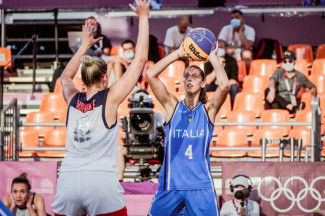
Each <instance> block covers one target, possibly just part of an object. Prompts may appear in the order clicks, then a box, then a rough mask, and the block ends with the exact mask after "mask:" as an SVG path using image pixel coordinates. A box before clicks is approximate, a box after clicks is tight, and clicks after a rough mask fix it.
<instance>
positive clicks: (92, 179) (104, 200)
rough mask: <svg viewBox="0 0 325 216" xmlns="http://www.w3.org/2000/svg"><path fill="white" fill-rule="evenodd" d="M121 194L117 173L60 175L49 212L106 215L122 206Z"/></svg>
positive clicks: (69, 214)
mask: <svg viewBox="0 0 325 216" xmlns="http://www.w3.org/2000/svg"><path fill="white" fill-rule="evenodd" d="M123 195H124V189H123V188H122V186H121V184H120V182H119V181H118V176H117V173H113V172H105V171H76V172H61V173H60V174H59V178H58V183H57V191H56V195H55V197H54V202H53V203H52V210H53V212H55V213H56V214H61V215H67V216H79V215H86V214H87V213H88V214H89V215H91V216H94V215H98V214H106V213H110V212H114V211H118V210H120V209H122V208H124V207H125V202H124V196H123Z"/></svg>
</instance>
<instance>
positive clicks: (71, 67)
mask: <svg viewBox="0 0 325 216" xmlns="http://www.w3.org/2000/svg"><path fill="white" fill-rule="evenodd" d="M96 25H97V22H96V21H94V20H92V19H88V20H86V22H85V25H83V26H82V44H81V46H80V48H79V49H78V51H77V52H76V54H75V55H74V56H73V57H72V59H71V60H70V61H69V63H68V65H67V66H66V68H65V69H64V71H63V73H62V75H61V84H62V87H63V88H62V90H63V97H64V100H65V102H66V103H67V104H68V105H69V103H70V101H71V99H72V98H73V96H74V95H75V94H77V93H78V89H77V88H76V86H75V85H74V82H73V77H74V76H75V75H76V73H77V71H78V69H79V66H80V59H81V57H82V56H83V55H85V54H86V52H87V50H88V49H89V48H90V47H92V46H93V45H94V44H95V43H97V42H98V41H99V40H101V39H102V38H101V37H99V38H97V39H94V37H93V30H94V28H92V26H96Z"/></svg>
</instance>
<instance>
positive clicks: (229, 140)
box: [210, 129, 248, 157]
mask: <svg viewBox="0 0 325 216" xmlns="http://www.w3.org/2000/svg"><path fill="white" fill-rule="evenodd" d="M215 146H216V147H247V146H248V142H247V137H246V133H245V132H244V131H242V130H230V129H228V130H222V131H221V132H220V133H219V135H218V140H217V143H216V145H215ZM246 154H247V152H246V151H211V152H210V155H211V156H213V157H244V156H246Z"/></svg>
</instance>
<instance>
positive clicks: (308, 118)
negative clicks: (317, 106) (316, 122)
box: [293, 110, 325, 135]
mask: <svg viewBox="0 0 325 216" xmlns="http://www.w3.org/2000/svg"><path fill="white" fill-rule="evenodd" d="M312 116H313V114H312V111H311V110H298V111H297V113H296V116H295V122H312ZM324 120H325V117H324V115H323V116H321V134H322V135H323V134H324V129H325V125H324V122H325V121H324ZM293 128H294V129H295V128H302V129H306V130H311V129H312V127H311V126H298V125H297V126H293Z"/></svg>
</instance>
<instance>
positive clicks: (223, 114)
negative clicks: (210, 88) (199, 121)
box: [206, 92, 231, 118]
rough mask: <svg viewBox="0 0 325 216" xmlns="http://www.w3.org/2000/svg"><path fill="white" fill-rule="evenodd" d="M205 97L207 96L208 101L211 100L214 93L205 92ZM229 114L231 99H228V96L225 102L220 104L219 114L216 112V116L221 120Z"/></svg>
mask: <svg viewBox="0 0 325 216" xmlns="http://www.w3.org/2000/svg"><path fill="white" fill-rule="evenodd" d="M206 94H207V96H208V100H211V98H212V96H213V94H214V92H206ZM229 112H231V99H230V94H228V95H227V97H226V100H225V102H224V103H223V104H222V106H221V108H220V110H219V112H218V114H217V115H218V116H220V117H221V118H226V117H227V114H228V113H229Z"/></svg>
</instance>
